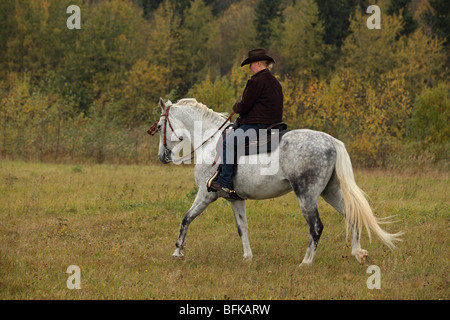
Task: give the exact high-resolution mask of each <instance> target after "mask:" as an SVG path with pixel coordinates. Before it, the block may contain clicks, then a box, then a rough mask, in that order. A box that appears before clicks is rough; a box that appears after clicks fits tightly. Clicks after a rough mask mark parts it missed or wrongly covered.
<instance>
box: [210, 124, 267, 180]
mask: <svg viewBox="0 0 450 320" xmlns="http://www.w3.org/2000/svg"><path fill="white" fill-rule="evenodd" d="M266 127H267V124H243V125H241V126H240V127H239V128H238V129H236V130H235V131H234V132H233V133H232V134H230V135H229V136H228V137H227V138H226V139H225V140H224V141H223V143H222V154H221V158H222V171H221V172H220V174H219V176H218V180H217V182H218V183H219V184H220V185H221V186H222V187H225V188H229V189H232V188H233V175H234V166H235V164H236V163H237V159H238V158H239V156H240V155H244V152H245V143H246V142H247V141H248V140H249V139H252V138H253V137H258V134H259V130H261V129H265V128H266ZM252 140H253V139H252Z"/></svg>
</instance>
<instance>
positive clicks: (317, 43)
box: [271, 0, 328, 75]
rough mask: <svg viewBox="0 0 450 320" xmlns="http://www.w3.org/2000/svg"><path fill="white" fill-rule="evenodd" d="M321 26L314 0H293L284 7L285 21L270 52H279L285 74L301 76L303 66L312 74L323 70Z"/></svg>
mask: <svg viewBox="0 0 450 320" xmlns="http://www.w3.org/2000/svg"><path fill="white" fill-rule="evenodd" d="M323 36H324V27H323V23H322V21H320V20H319V12H318V8H317V4H316V3H315V2H314V1H313V0H300V1H296V3H295V5H290V6H288V7H287V8H286V9H285V10H284V22H283V23H282V24H281V30H280V31H279V33H278V34H277V37H276V39H273V40H272V43H273V45H272V47H271V51H276V52H278V54H279V56H280V58H281V59H280V60H281V61H280V64H282V69H283V73H284V74H291V75H294V74H297V75H300V74H302V72H303V71H304V70H306V69H310V70H312V71H313V73H314V74H315V75H319V74H321V73H324V70H321V69H322V68H323V66H324V62H325V61H324V57H325V53H326V51H327V50H328V47H327V45H326V44H325V43H324V40H323Z"/></svg>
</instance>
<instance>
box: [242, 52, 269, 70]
mask: <svg viewBox="0 0 450 320" xmlns="http://www.w3.org/2000/svg"><path fill="white" fill-rule="evenodd" d="M265 60H267V61H271V62H273V63H275V60H273V58H272V57H269V56H268V55H267V54H266V50H264V49H262V48H259V49H253V50H250V51H249V52H248V57H247V59H245V60H244V61H243V62H242V63H241V67H243V66H245V65H246V64H249V63H252V62H256V61H265Z"/></svg>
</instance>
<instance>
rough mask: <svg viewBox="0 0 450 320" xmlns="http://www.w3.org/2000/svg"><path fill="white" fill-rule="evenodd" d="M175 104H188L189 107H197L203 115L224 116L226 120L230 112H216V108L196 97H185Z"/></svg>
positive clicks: (211, 116) (210, 116)
mask: <svg viewBox="0 0 450 320" xmlns="http://www.w3.org/2000/svg"><path fill="white" fill-rule="evenodd" d="M174 105H176V106H187V107H192V108H194V109H197V110H199V111H200V112H201V117H204V116H207V117H209V118H217V117H220V118H223V119H224V120H225V119H226V118H228V114H226V113H220V112H215V111H214V110H212V109H210V108H208V107H207V106H206V105H204V104H203V103H201V102H198V101H197V100H196V99H195V98H184V99H181V100H178V101H177V102H176V103H175V104H174Z"/></svg>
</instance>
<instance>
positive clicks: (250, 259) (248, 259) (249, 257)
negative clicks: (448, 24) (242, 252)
mask: <svg viewBox="0 0 450 320" xmlns="http://www.w3.org/2000/svg"><path fill="white" fill-rule="evenodd" d="M252 259H253V256H244V260H243V261H244V262H245V263H250V262H252Z"/></svg>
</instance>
